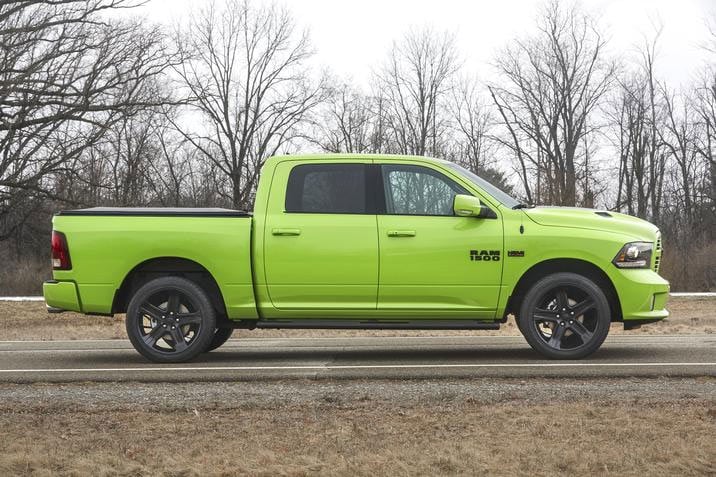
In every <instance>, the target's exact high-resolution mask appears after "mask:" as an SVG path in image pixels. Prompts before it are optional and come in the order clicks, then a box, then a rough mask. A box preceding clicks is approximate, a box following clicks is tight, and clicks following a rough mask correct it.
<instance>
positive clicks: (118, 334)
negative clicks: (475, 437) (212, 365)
mask: <svg viewBox="0 0 716 477" xmlns="http://www.w3.org/2000/svg"><path fill="white" fill-rule="evenodd" d="M669 309H670V310H671V313H672V315H671V317H670V318H669V319H667V320H665V321H663V322H660V323H654V324H651V325H647V326H643V327H642V328H641V329H640V330H634V331H627V332H625V331H623V329H622V325H620V324H614V325H613V326H612V331H611V332H612V333H631V334H703V333H716V300H715V299H712V298H703V299H701V298H673V299H671V300H670V302H669ZM0 326H2V329H3V339H6V340H73V339H77V340H79V339H113V338H125V337H126V332H125V329H124V318H123V316H121V315H117V316H116V317H114V318H108V317H98V316H85V315H80V314H77V313H62V314H48V313H47V312H46V311H45V305H44V303H41V302H22V303H18V302H0ZM451 334H454V335H470V336H473V335H481V334H482V335H506V336H509V335H519V331H518V330H517V326H516V325H515V323H514V321H513V320H510V321H509V322H508V323H507V324H505V325H504V326H503V327H502V329H500V331H441V330H438V331H366V330H346V331H336V330H254V331H244V330H241V331H239V332H238V333H237V335H238V336H242V337H319V336H336V337H339V336H429V335H451Z"/></svg>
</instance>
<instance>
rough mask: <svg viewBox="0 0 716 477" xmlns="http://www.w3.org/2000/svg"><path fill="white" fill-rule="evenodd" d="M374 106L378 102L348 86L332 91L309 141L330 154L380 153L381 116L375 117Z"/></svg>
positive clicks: (332, 89)
mask: <svg viewBox="0 0 716 477" xmlns="http://www.w3.org/2000/svg"><path fill="white" fill-rule="evenodd" d="M374 103H376V101H375V99H374V98H372V97H370V96H368V95H365V94H363V93H361V92H360V91H358V90H356V89H355V88H354V87H352V86H350V85H348V84H341V85H339V86H334V87H332V88H330V89H329V94H328V96H327V98H326V101H325V102H324V103H323V104H322V106H321V107H320V112H319V115H318V117H317V118H316V120H315V123H316V126H317V127H316V131H315V133H314V135H313V137H312V138H309V141H310V142H312V143H314V144H316V145H318V146H319V147H320V148H321V150H323V151H326V152H355V153H371V152H378V151H377V150H376V149H374V146H375V144H376V141H375V140H374V136H375V135H376V134H377V133H378V132H377V128H378V127H379V119H378V118H379V115H378V116H376V114H375V111H374V109H375V105H374Z"/></svg>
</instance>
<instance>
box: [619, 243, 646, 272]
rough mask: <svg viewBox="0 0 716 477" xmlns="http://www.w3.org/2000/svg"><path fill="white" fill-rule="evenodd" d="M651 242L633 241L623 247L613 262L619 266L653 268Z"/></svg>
mask: <svg viewBox="0 0 716 477" xmlns="http://www.w3.org/2000/svg"><path fill="white" fill-rule="evenodd" d="M652 249H653V244H652V243H651V242H631V243H628V244H626V245H624V246H623V247H622V249H621V250H619V253H618V254H617V256H616V257H614V260H612V263H613V264H614V265H616V266H617V267H619V268H651V252H652Z"/></svg>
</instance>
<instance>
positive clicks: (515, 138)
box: [489, 0, 615, 205]
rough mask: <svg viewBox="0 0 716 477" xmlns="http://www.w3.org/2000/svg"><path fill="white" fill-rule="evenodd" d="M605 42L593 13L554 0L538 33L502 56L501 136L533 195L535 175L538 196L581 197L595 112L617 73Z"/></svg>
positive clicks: (561, 201) (569, 200)
mask: <svg viewBox="0 0 716 477" xmlns="http://www.w3.org/2000/svg"><path fill="white" fill-rule="evenodd" d="M604 47H605V40H604V39H603V38H602V36H601V34H600V33H599V30H598V29H597V26H596V25H595V22H594V21H593V20H592V18H590V17H589V15H587V14H585V13H583V12H581V11H580V10H579V9H578V8H577V7H576V6H572V7H563V6H562V4H560V3H559V2H558V1H556V0H552V1H551V2H550V3H549V4H548V5H547V7H546V10H545V12H544V14H543V15H542V17H541V18H540V19H539V25H538V34H537V35H536V36H533V37H529V38H527V39H525V40H518V41H516V42H515V44H514V45H513V46H511V47H508V48H507V49H506V50H505V51H504V52H503V53H502V54H501V55H500V56H499V57H498V58H497V60H496V66H497V69H498V71H499V73H500V76H501V80H500V82H499V83H494V84H492V85H491V86H490V87H489V91H490V94H491V96H492V99H493V101H494V103H495V105H496V106H497V109H498V111H499V113H500V117H501V118H502V122H503V124H504V126H505V129H506V134H505V135H504V136H501V143H502V144H503V145H504V146H507V147H508V148H509V149H510V150H511V151H512V152H513V153H514V154H515V156H516V158H517V161H518V163H519V167H518V171H519V173H520V177H521V179H522V182H523V185H524V187H525V191H526V194H527V197H528V199H529V200H532V199H533V193H532V188H533V187H534V186H535V185H536V184H535V182H536V183H537V184H539V187H538V190H537V195H536V197H535V198H536V199H537V201H538V202H541V201H546V202H550V203H554V204H558V205H575V204H576V203H577V201H578V196H577V191H576V184H577V181H578V179H579V178H580V177H579V176H580V174H581V175H582V177H584V176H585V175H586V174H588V171H586V170H585V162H584V159H585V156H584V153H585V151H584V150H583V149H582V148H583V146H584V139H585V137H586V136H589V135H591V134H593V133H594V130H595V128H594V126H593V125H594V124H596V121H589V118H590V117H591V116H592V113H593V112H594V110H595V109H596V108H597V106H598V105H599V104H600V101H601V99H602V97H603V96H604V94H605V93H606V92H607V90H608V89H609V87H610V85H611V84H612V81H613V77H614V72H615V66H614V63H613V62H610V61H607V60H606V59H605V54H604ZM535 174H536V175H537V177H538V179H537V181H535V180H534V178H533V175H535ZM542 184H544V186H543V185H542ZM545 186H546V187H545ZM543 188H546V194H544V195H543V194H542V189H543Z"/></svg>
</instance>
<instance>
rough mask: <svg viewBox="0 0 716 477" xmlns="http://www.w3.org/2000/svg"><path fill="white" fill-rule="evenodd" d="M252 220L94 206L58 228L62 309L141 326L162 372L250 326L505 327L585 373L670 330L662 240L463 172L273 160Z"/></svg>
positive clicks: (321, 159) (611, 217) (411, 165)
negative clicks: (523, 199) (609, 355)
mask: <svg viewBox="0 0 716 477" xmlns="http://www.w3.org/2000/svg"><path fill="white" fill-rule="evenodd" d="M255 202H256V203H255V208H254V211H253V213H252V214H249V213H246V212H241V211H235V210H228V209H183V208H178V209H171V208H91V209H82V210H67V211H62V212H59V213H57V215H55V217H54V220H53V235H52V264H53V280H50V281H47V282H45V284H44V295H45V299H46V301H47V306H48V309H49V311H51V312H59V311H64V310H72V311H79V312H82V313H86V314H97V315H112V314H114V313H126V315H127V318H126V326H127V333H128V335H129V339H130V340H131V342H132V344H133V345H134V347H135V348H136V349H137V351H138V352H139V353H141V354H142V355H144V356H145V357H146V358H148V359H150V360H152V361H156V362H182V361H187V360H190V359H192V358H194V357H196V356H197V355H198V354H200V353H204V352H207V351H211V350H213V349H216V348H217V347H219V346H221V345H222V344H223V343H224V342H225V341H226V340H227V339H228V338H229V337H230V336H231V333H232V331H233V330H234V329H236V328H247V329H253V328H333V329H342V328H354V329H423V330H425V329H432V330H434V329H445V330H448V329H475V330H477V329H490V330H496V329H499V327H500V324H501V323H505V322H506V320H507V319H508V315H510V314H512V315H514V316H515V317H516V320H517V324H518V326H519V329H520V331H521V332H522V334H523V335H524V337H525V339H526V340H527V342H528V343H529V344H530V345H531V346H532V348H534V349H535V350H536V351H538V352H539V353H541V354H542V355H543V356H546V357H548V358H556V359H577V358H582V357H585V356H588V355H590V354H591V353H593V352H594V351H596V350H597V349H598V348H599V346H600V345H601V344H602V342H603V341H604V339H605V338H606V336H607V333H608V332H609V327H610V324H611V322H623V324H624V328H625V329H632V328H638V327H639V326H640V325H642V324H645V323H650V322H654V321H658V320H661V319H664V318H666V317H667V316H668V311H667V310H666V309H665V304H666V301H667V297H668V292H669V283H668V282H667V281H666V280H664V279H663V278H661V277H660V276H659V275H658V271H659V260H660V258H661V238H660V234H659V231H658V229H657V228H656V227H655V226H654V225H652V224H650V223H648V222H645V221H643V220H640V219H637V218H634V217H630V216H628V215H623V214H619V213H614V212H607V211H598V210H591V209H578V208H560V207H527V206H525V205H523V204H520V203H519V202H518V201H517V200H515V199H514V198H512V197H510V196H509V195H507V194H505V193H504V192H502V191H501V190H499V189H497V188H496V187H494V186H492V185H491V184H489V183H488V182H486V181H485V180H483V179H481V178H480V177H478V176H476V175H475V174H473V173H471V172H470V171H468V170H466V169H463V168H462V167H460V166H458V165H456V164H453V163H450V162H447V161H442V160H437V159H430V158H425V157H413V156H387V155H352V154H335V155H305V156H281V157H273V158H270V159H269V160H268V161H266V164H265V165H264V167H263V169H262V171H261V180H260V183H259V186H258V190H257V193H256V201H255Z"/></svg>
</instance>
